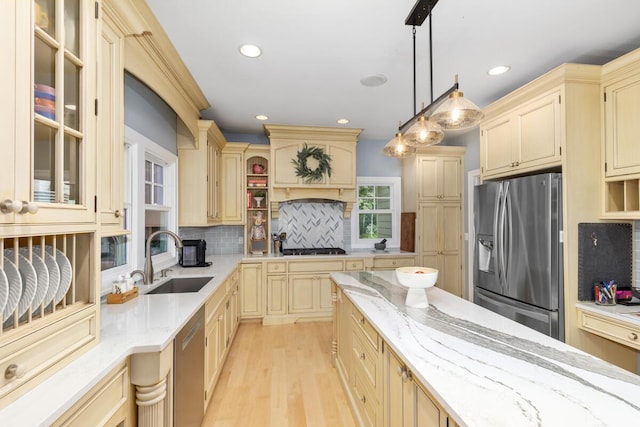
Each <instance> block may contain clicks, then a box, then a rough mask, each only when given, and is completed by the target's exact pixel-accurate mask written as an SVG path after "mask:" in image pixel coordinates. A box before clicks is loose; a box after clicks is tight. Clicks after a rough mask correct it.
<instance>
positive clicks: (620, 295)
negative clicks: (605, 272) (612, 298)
mask: <svg viewBox="0 0 640 427" xmlns="http://www.w3.org/2000/svg"><path fill="white" fill-rule="evenodd" d="M615 294H616V303H619V302H627V301H631V299H632V298H633V289H631V286H618V287H616V292H615Z"/></svg>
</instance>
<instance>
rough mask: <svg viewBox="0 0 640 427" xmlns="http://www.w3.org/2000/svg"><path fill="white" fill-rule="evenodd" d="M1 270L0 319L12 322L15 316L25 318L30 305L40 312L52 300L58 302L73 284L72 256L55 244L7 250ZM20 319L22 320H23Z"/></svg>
mask: <svg viewBox="0 0 640 427" xmlns="http://www.w3.org/2000/svg"><path fill="white" fill-rule="evenodd" d="M3 255H4V257H3V267H2V268H1V269H0V315H1V316H2V317H1V318H0V322H4V326H10V325H11V324H12V323H13V315H14V313H15V312H16V311H17V313H18V317H21V318H22V319H24V318H26V315H27V313H28V310H29V308H31V311H32V313H34V314H35V313H37V311H38V310H39V309H40V308H41V307H45V308H46V307H47V306H49V304H50V303H52V302H53V304H58V303H59V302H60V301H62V299H63V298H64V296H65V294H66V293H67V291H68V290H69V287H70V286H71V277H72V269H71V263H70V262H69V259H68V258H67V257H66V256H65V255H64V253H63V252H62V251H60V250H58V249H56V250H55V251H54V249H53V247H51V246H46V247H45V248H44V250H43V248H42V246H37V245H36V246H33V248H32V251H31V254H29V249H28V248H20V250H19V252H18V254H17V255H16V252H15V251H14V249H13V248H8V249H5V250H4V254H3ZM22 319H21V320H22Z"/></svg>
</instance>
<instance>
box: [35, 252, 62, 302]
mask: <svg viewBox="0 0 640 427" xmlns="http://www.w3.org/2000/svg"><path fill="white" fill-rule="evenodd" d="M37 248H38V250H37V252H38V254H42V249H41V248H42V247H41V246H37ZM33 250H34V252H35V251H36V246H34V248H33ZM44 265H45V266H46V267H47V271H48V272H49V286H48V287H47V293H46V294H45V295H44V300H43V301H42V303H43V304H44V306H45V307H46V306H48V305H49V303H50V302H51V301H53V299H54V297H55V296H56V293H57V292H58V288H59V287H60V267H58V263H57V262H56V259H55V258H54V257H53V255H51V254H50V253H49V252H46V251H45V252H44Z"/></svg>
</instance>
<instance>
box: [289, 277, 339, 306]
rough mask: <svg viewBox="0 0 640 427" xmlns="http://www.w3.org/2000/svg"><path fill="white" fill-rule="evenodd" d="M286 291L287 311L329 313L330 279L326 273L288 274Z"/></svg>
mask: <svg viewBox="0 0 640 427" xmlns="http://www.w3.org/2000/svg"><path fill="white" fill-rule="evenodd" d="M288 291H289V313H292V314H296V313H313V314H317V315H326V316H328V315H330V314H331V308H332V305H331V281H330V279H329V274H328V273H316V274H292V275H289V279H288Z"/></svg>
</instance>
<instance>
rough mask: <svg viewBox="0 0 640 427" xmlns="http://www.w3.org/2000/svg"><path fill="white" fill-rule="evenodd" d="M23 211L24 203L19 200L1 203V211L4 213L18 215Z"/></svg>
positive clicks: (7, 200)
mask: <svg viewBox="0 0 640 427" xmlns="http://www.w3.org/2000/svg"><path fill="white" fill-rule="evenodd" d="M21 209H22V203H20V201H19V200H9V199H6V200H3V201H2V202H1V203H0V211H2V213H18V212H20V210H21Z"/></svg>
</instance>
